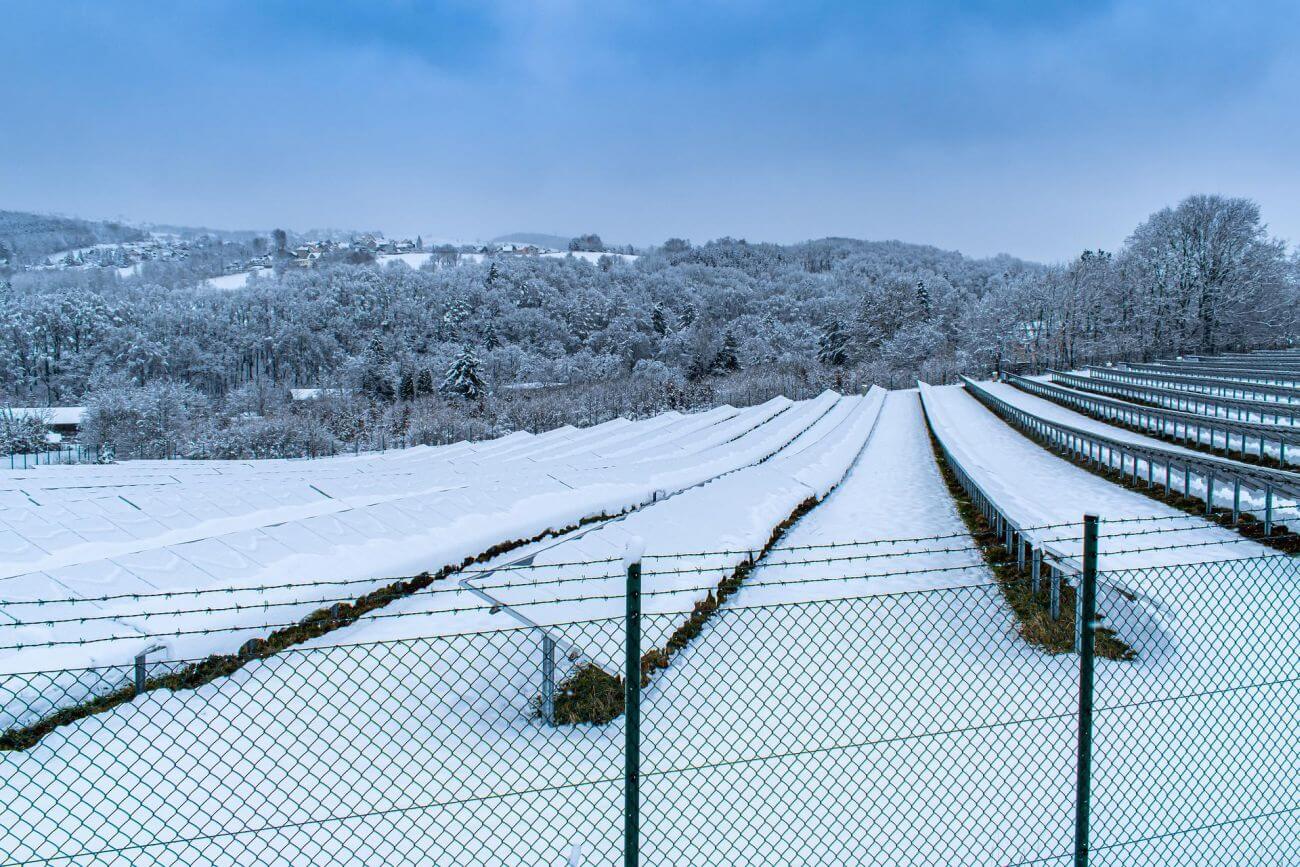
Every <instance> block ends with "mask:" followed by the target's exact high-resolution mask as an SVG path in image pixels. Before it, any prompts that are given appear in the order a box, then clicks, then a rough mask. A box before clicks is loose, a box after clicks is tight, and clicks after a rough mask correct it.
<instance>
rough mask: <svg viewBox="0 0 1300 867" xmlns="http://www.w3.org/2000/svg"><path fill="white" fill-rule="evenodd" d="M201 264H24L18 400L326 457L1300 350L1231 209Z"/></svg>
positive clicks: (0, 380)
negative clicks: (1007, 377)
mask: <svg viewBox="0 0 1300 867" xmlns="http://www.w3.org/2000/svg"><path fill="white" fill-rule="evenodd" d="M250 245H251V242H250ZM256 246H257V247H258V249H265V248H267V246H268V243H265V242H262V241H261V240H260V239H259V240H258V243H257V245H256ZM272 248H273V247H272ZM187 267H192V266H188V265H186V264H185V263H178V264H169V266H168V267H167V268H166V269H163V268H150V269H142V273H141V274H139V275H138V276H127V277H122V276H119V274H118V273H117V272H115V271H114V270H113V269H88V270H72V271H19V270H11V271H9V272H7V273H5V274H4V276H3V277H0V293H2V294H3V306H2V307H0V310H3V313H0V317H3V318H2V319H0V334H3V340H2V341H0V401H2V402H3V403H6V404H8V405H11V406H45V405H50V406H53V405H83V404H84V405H86V406H87V407H88V411H87V418H86V423H85V425H84V426H83V430H82V432H81V440H82V442H83V443H85V444H88V445H91V446H102V445H107V446H110V447H111V448H112V449H113V450H114V452H115V454H116V455H117V456H118V457H124V456H133V455H140V456H146V455H161V454H168V455H171V454H177V455H186V456H191V457H252V456H273V455H276V456H298V455H309V454H322V453H330V452H332V451H337V450H339V449H352V448H377V447H383V446H386V445H390V444H406V443H430V444H432V443H439V442H447V441H452V440H455V439H460V438H464V437H475V438H477V437H484V436H491V435H496V434H499V433H502V432H505V431H508V430H512V429H529V430H539V429H544V428H547V427H554V426H556V425H558V424H564V423H571V424H589V423H594V422H599V421H602V420H605V419H608V418H612V417H614V416H617V415H625V416H630V417H637V416H643V415H647V414H652V413H656V412H662V411H664V410H667V409H679V410H686V409H692V408H697V407H702V406H708V405H713V404H717V403H732V404H737V405H739V404H744V403H752V402H755V401H761V400H765V399H767V398H770V397H772V396H774V395H776V394H786V395H787V396H789V397H791V398H801V397H805V396H808V395H810V394H812V393H815V392H817V391H820V390H822V389H824V388H837V389H841V390H855V389H860V388H863V387H865V386H867V385H869V384H871V383H878V384H880V385H883V386H886V387H907V386H909V385H911V384H913V383H914V381H915V380H916V379H917V378H920V379H924V380H926V381H929V382H935V383H939V382H947V381H952V380H953V379H954V378H955V377H956V376H957V375H958V374H961V373H970V374H975V375H984V376H987V375H988V374H989V373H990V372H992V371H994V370H996V369H998V368H999V367H1003V368H1014V369H1017V370H1040V369H1043V368H1045V367H1074V366H1078V365H1082V364H1087V363H1104V362H1111V361H1123V360H1142V359H1150V358H1154V357H1157V356H1168V355H1174V354H1178V353H1184V352H1214V351H1224V350H1232V349H1244V348H1249V347H1256V346H1262V345H1274V344H1278V343H1286V342H1289V340H1290V339H1291V338H1292V336H1293V335H1294V334H1295V333H1296V324H1297V322H1296V316H1297V314H1296V307H1297V305H1296V301H1297V300H1298V299H1297V291H1298V289H1300V278H1298V274H1300V268H1298V266H1297V260H1296V258H1295V257H1294V256H1293V255H1291V254H1290V251H1289V250H1288V247H1287V245H1286V243H1285V242H1284V241H1281V240H1278V239H1275V238H1272V237H1271V236H1270V235H1269V233H1268V230H1267V226H1266V224H1265V223H1264V221H1263V217H1262V215H1261V214H1260V211H1259V208H1258V206H1257V205H1255V204H1254V203H1253V202H1251V201H1249V200H1246V199H1237V198H1228V197H1222V196H1214V195H1197V196H1192V197H1189V198H1187V199H1185V200H1184V201H1182V202H1181V203H1179V204H1178V205H1176V206H1173V207H1168V208H1164V209H1162V210H1160V211H1158V212H1156V213H1154V214H1152V215H1151V216H1150V217H1149V218H1148V219H1147V220H1145V221H1144V222H1143V223H1142V224H1141V225H1139V226H1137V227H1136V228H1135V229H1134V230H1133V232H1132V234H1131V235H1130V236H1129V237H1128V239H1127V240H1126V241H1125V243H1124V244H1123V245H1122V246H1121V247H1120V248H1119V249H1117V250H1114V251H1102V250H1090V251H1084V252H1082V253H1081V254H1080V255H1079V256H1078V257H1077V258H1076V259H1074V260H1073V261H1070V262H1067V263H1060V264H1053V265H1044V264H1037V263H1032V262H1026V261H1022V260H1020V259H1016V258H1013V257H1010V256H998V257H994V258H989V259H975V258H969V257H966V256H963V255H961V254H960V253H956V252H950V251H944V250H940V249H937V248H934V247H928V246H921V245H915V244H906V243H901V242H896V241H884V242H872V241H858V240H851V239H845V238H826V239H822V240H815V241H808V242H804V243H798V244H787V245H779V244H769V243H750V242H746V241H744V240H737V239H732V238H721V239H718V240H713V241H709V242H707V243H703V244H692V243H690V242H687V241H684V240H681V239H670V240H668V241H666V242H664V243H663V244H662V245H660V246H657V247H654V248H652V249H648V250H645V251H642V255H640V256H639V257H637V258H636V259H635V260H633V261H623V260H620V259H616V258H614V257H604V258H600V259H599V260H598V261H595V262H591V261H587V260H584V259H580V258H576V257H572V256H570V257H564V258H539V257H535V256H519V255H505V254H502V255H496V256H488V257H486V258H485V259H484V260H483V261H481V262H468V261H466V262H461V263H459V264H455V265H449V264H447V262H446V261H445V260H441V261H440V260H439V258H438V257H434V258H433V259H431V260H430V262H428V263H427V264H425V265H424V266H422V267H421V268H420V269H418V270H414V269H412V268H410V267H408V266H407V265H405V264H401V263H392V264H387V265H377V264H374V263H370V262H361V263H356V264H354V263H352V262H349V261H347V259H345V258H338V259H335V260H330V261H326V262H324V263H322V264H321V265H320V266H319V267H316V268H311V269H304V268H297V267H293V266H292V265H291V264H289V263H283V264H281V265H280V266H278V267H277V274H276V277H275V278H274V279H254V280H251V281H249V283H248V285H247V286H246V287H245V288H242V289H237V290H229V291H217V290H214V289H212V288H210V287H208V286H206V285H205V284H204V283H203V282H202V280H200V279H198V276H197V275H196V274H194V273H191V272H187V271H186V268H187ZM290 389H315V390H316V391H315V392H313V394H314V397H313V398H312V399H309V400H293V399H291V392H290ZM29 439H30V437H28V440H29ZM25 441H26V440H25ZM3 445H4V444H0V448H3ZM10 448H11V449H12V448H14V446H12V445H11V446H10Z"/></svg>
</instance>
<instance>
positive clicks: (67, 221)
mask: <svg viewBox="0 0 1300 867" xmlns="http://www.w3.org/2000/svg"><path fill="white" fill-rule="evenodd" d="M144 238H145V232H144V230H143V229H139V228H137V227H135V226H127V225H125V224H123V223H115V222H101V221H97V220H79V219H76V218H75V217H55V216H51V215H49V214H31V213H27V212H26V211H0V248H3V249H0V259H10V260H11V261H12V262H14V263H17V262H32V261H35V260H37V259H40V258H42V257H44V256H48V255H50V254H51V253H58V252H60V251H62V250H75V249H78V248H80V247H93V246H94V245H95V244H120V243H122V242H123V241H139V240H142V239H144Z"/></svg>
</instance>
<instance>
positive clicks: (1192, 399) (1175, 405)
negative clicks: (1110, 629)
mask: <svg viewBox="0 0 1300 867" xmlns="http://www.w3.org/2000/svg"><path fill="white" fill-rule="evenodd" d="M1047 373H1048V374H1049V375H1050V376H1051V377H1052V382H1055V383H1058V384H1060V385H1066V386H1069V387H1070V388H1074V389H1079V390H1082V391H1091V392H1096V393H1097V394H1106V395H1110V396H1112V397H1126V398H1131V399H1134V400H1144V401H1147V402H1149V403H1156V404H1159V405H1161V406H1163V407H1166V408H1168V409H1174V410H1179V411H1180V412H1186V413H1195V414H1198V415H1209V416H1211V417H1214V418H1219V417H1220V415H1219V413H1220V411H1222V413H1223V415H1222V416H1221V417H1222V418H1233V417H1234V414H1235V417H1236V418H1237V419H1238V420H1239V421H1248V420H1249V419H1250V417H1251V416H1252V415H1257V416H1259V418H1260V419H1261V420H1262V423H1264V424H1269V423H1270V422H1269V421H1268V420H1269V418H1270V417H1271V418H1272V419H1273V423H1276V424H1279V425H1280V424H1286V425H1290V426H1295V425H1297V424H1298V423H1300V405H1297V406H1294V407H1292V406H1291V405H1290V404H1285V403H1274V402H1272V401H1260V400H1239V399H1237V398H1234V397H1215V396H1213V395H1208V394H1198V393H1196V392H1190V391H1179V390H1176V389H1172V388H1161V387H1159V386H1155V385H1129V384H1126V383H1122V382H1110V381H1107V380H1102V379H1098V378H1096V377H1092V376H1083V375H1081V374H1077V373H1067V372H1065V371H1062V370H1053V369H1051V368H1048V370H1047Z"/></svg>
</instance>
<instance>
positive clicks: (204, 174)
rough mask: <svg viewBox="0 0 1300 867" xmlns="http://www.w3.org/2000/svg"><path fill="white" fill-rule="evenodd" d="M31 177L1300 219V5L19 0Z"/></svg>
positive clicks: (577, 222) (875, 223) (15, 38)
mask: <svg viewBox="0 0 1300 867" xmlns="http://www.w3.org/2000/svg"><path fill="white" fill-rule="evenodd" d="M8 11H9V13H10V20H9V21H8V22H7V27H8V30H9V32H10V37H11V38H10V40H9V41H10V44H11V45H12V46H13V50H12V51H10V52H9V53H8V54H7V55H6V57H5V58H4V59H3V60H2V61H0V63H3V64H4V68H3V72H4V76H5V80H6V83H7V91H8V93H9V94H11V96H10V105H9V109H10V110H9V116H10V118H11V119H12V120H11V121H10V122H7V123H6V124H4V125H3V126H0V160H3V161H4V164H6V165H21V166H22V167H23V171H22V172H20V173H11V174H10V176H9V177H7V178H5V179H3V180H2V181H0V183H2V184H3V185H4V188H3V189H0V194H3V195H4V197H5V200H6V204H7V205H9V206H19V205H21V206H25V207H31V208H42V209H52V210H60V211H68V212H80V213H84V214H86V215H90V216H98V215H118V214H126V215H127V216H131V217H134V218H137V219H157V220H168V221H190V222H201V223H207V224H216V223H224V224H228V225H248V226H266V225H269V224H273V223H284V224H288V225H293V226H298V227H306V226H310V225H338V226H353V225H361V226H379V227H388V228H390V229H393V230H397V229H410V230H415V231H419V230H425V231H426V234H433V233H434V232H436V233H438V234H442V235H460V236H475V235H478V236H486V235H493V234H497V233H498V232H500V231H506V230H513V229H527V228H547V227H556V226H570V227H582V226H586V227H590V228H592V229H596V230H599V231H601V232H602V233H604V234H606V235H610V236H614V237H616V238H617V239H618V240H625V239H626V240H632V241H651V240H658V239H661V238H663V237H666V236H668V235H671V234H684V235H690V236H692V237H695V238H696V239H697V240H698V239H701V238H704V237H708V236H710V235H721V234H733V235H741V234H744V235H748V236H750V237H754V238H770V239H773V240H789V239H794V238H800V237H807V236H812V235H817V234H841V235H859V236H862V235H869V236H873V237H885V236H903V237H906V238H908V239H911V240H919V241H928V242H933V243H937V244H942V245H947V246H955V247H959V248H964V249H968V250H970V251H971V252H976V253H989V252H996V251H999V250H1005V251H1009V252H1013V253H1018V254H1022V255H1028V256H1037V257H1042V258H1060V257H1064V256H1068V255H1071V254H1072V253H1073V252H1074V251H1076V250H1077V249H1080V248H1082V247H1085V246H1088V247H1094V246H1098V245H1101V246H1115V245H1116V244H1117V243H1118V242H1119V241H1120V240H1121V239H1122V238H1123V236H1124V235H1125V234H1126V233H1127V232H1128V231H1129V230H1130V229H1131V228H1132V226H1133V224H1134V223H1135V222H1136V220H1138V219H1141V217H1142V216H1144V215H1145V214H1146V213H1148V212H1149V211H1151V210H1154V209H1156V208H1158V207H1161V206H1163V205H1165V204H1170V203H1171V202H1172V201H1173V200H1175V199H1176V198H1178V197H1180V196H1181V195H1184V194H1186V193H1190V192H1193V191H1199V190H1214V191H1221V192H1224V193H1228V194H1238V195H1250V196H1254V197H1256V198H1258V199H1259V200H1260V201H1261V204H1263V206H1264V212H1265V216H1266V218H1268V219H1269V220H1270V222H1271V223H1272V224H1273V227H1274V229H1275V231H1278V232H1280V233H1282V234H1285V235H1288V236H1290V237H1296V236H1297V235H1300V212H1298V208H1300V206H1297V205H1296V204H1295V202H1296V201H1300V198H1298V197H1297V196H1296V195H1294V193H1295V192H1296V190H1295V189H1294V187H1295V182H1293V181H1288V180H1287V179H1288V178H1290V177H1292V176H1293V175H1294V172H1293V171H1292V169H1291V163H1292V161H1293V158H1292V156H1291V154H1292V153H1293V152H1294V147H1295V145H1296V144H1297V141H1296V139H1297V131H1298V129H1300V127H1298V125H1297V124H1298V122H1297V121H1296V120H1295V119H1294V117H1293V115H1294V113H1293V112H1287V111H1284V110H1281V108H1280V106H1282V105H1285V104H1287V103H1289V101H1290V99H1291V97H1292V96H1293V94H1292V93H1291V91H1292V90H1293V87H1294V85H1293V82H1294V81H1295V80H1296V78H1295V73H1296V72H1297V70H1296V68H1295V64H1296V61H1295V60H1293V59H1292V58H1291V54H1290V48H1291V46H1292V45H1293V44H1294V42H1295V38H1296V35H1297V31H1298V30H1300V27H1298V26H1297V23H1298V20H1300V18H1298V16H1300V11H1297V9H1296V8H1293V7H1292V6H1291V5H1290V4H1282V3H1275V4H1269V3H1265V4H1246V5H1236V6H1231V7H1229V6H1222V5H1217V4H1198V3H1193V4H1174V3H1171V2H1163V0H1162V2H1148V3H1095V2H1089V3H1073V2H1043V3H1034V4H1025V3H1019V2H1010V0H983V2H975V3H971V2H937V0H928V2H917V3H909V4H873V3H829V2H810V3H806V4H788V3H778V2H758V3H752V2H746V3H741V2H705V3H700V2H684V0H664V2H660V3H655V4H645V3H633V2H622V0H612V2H605V3H589V2H557V3H542V2H530V0H499V2H468V0H466V2H459V0H453V2H437V3H424V2H415V0H400V2H399V0H377V2H360V0H357V2H337V3H329V4H321V3H307V2H285V0H264V2H251V0H246V2H240V0H227V2H217V3H209V4H177V5H176V6H174V7H165V8H163V9H161V10H160V9H159V8H158V7H156V6H155V5H153V4H143V3H139V4H136V3H125V4H113V5H111V6H110V5H107V4H98V3H82V4H65V5H58V6H53V5H50V4H38V3H34V2H18V3H15V4H13V5H12V8H11V9H8Z"/></svg>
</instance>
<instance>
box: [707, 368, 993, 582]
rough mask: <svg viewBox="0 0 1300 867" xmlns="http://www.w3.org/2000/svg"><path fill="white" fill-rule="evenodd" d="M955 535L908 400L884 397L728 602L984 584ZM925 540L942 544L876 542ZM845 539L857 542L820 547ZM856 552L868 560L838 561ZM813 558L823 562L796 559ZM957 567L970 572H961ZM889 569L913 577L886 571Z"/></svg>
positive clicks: (913, 401)
mask: <svg viewBox="0 0 1300 867" xmlns="http://www.w3.org/2000/svg"><path fill="white" fill-rule="evenodd" d="M964 533H965V526H964V525H963V524H962V522H961V518H960V517H959V516H958V515H957V511H956V509H955V507H954V506H953V504H952V500H951V498H950V497H949V496H948V492H947V489H946V488H945V487H944V483H943V479H942V478H941V477H940V475H939V470H938V467H937V466H936V464H935V462H934V457H933V455H932V454H931V451H930V443H929V438H928V436H927V434H926V430H925V420H924V418H923V417H922V415H921V403H920V399H919V397H918V394H917V392H916V391H914V390H909V391H893V392H890V393H889V394H888V395H887V396H886V398H885V402H884V406H883V408H882V409H881V411H880V418H879V421H878V422H877V424H876V428H875V430H874V431H873V433H872V435H871V439H870V441H869V442H868V443H867V447H866V450H865V451H864V452H863V453H862V455H861V456H860V457H859V458H858V460H857V463H856V464H854V466H853V469H852V470H850V472H849V474H848V476H847V477H846V478H845V479H844V481H843V483H841V484H840V486H839V487H838V488H836V490H835V491H834V492H832V493H831V495H830V496H829V497H828V498H827V499H826V501H825V502H824V503H822V504H821V505H820V506H818V507H817V509H816V510H814V511H813V512H812V513H811V514H809V515H807V516H806V517H805V518H803V520H801V521H800V522H799V523H798V524H796V525H795V527H794V528H793V529H792V530H791V531H790V532H789V533H788V534H786V536H785V537H784V538H783V539H782V540H781V542H780V543H779V544H778V545H777V547H776V548H774V549H773V550H772V551H771V552H769V554H768V556H767V557H766V559H765V560H764V561H763V563H762V564H761V565H760V566H759V568H758V569H756V570H754V572H753V573H752V574H751V575H750V576H749V578H748V580H747V581H746V582H745V586H744V587H743V588H742V589H741V591H740V594H739V595H738V596H737V597H736V598H735V599H734V600H733V603H732V604H735V605H767V604H772V603H780V602H803V601H811V600H814V599H834V598H838V597H842V596H861V595H863V594H870V593H895V592H898V591H901V590H915V589H925V588H932V587H944V586H951V585H953V584H969V583H972V582H977V581H981V580H986V579H987V573H986V572H985V571H984V570H983V560H982V559H981V557H980V554H979V551H978V550H977V549H976V548H975V546H974V544H973V543H972V542H971V540H970V539H968V538H965V537H964V535H963V534H964ZM926 536H949V537H952V538H948V539H942V540H938V541H919V542H912V541H900V542H889V541H882V540H893V539H902V540H910V539H917V538H920V537H926ZM848 540H853V541H860V542H863V543H866V544H863V545H854V546H851V547H846V548H823V547H821V546H826V545H832V544H836V543H842V542H845V541H848ZM939 549H955V550H939ZM863 554H865V555H868V556H869V558H870V559H861V560H853V559H848V558H852V557H853V556H854V555H863ZM818 558H828V559H829V560H830V562H824V563H808V562H805V561H808V560H816V559H818ZM965 566H969V567H971V568H970V569H969V570H966V569H963V568H961V567H965ZM927 569H933V570H936V571H933V572H929V573H927V572H925V571H924V570H927ZM899 572H913V573H915V574H911V575H907V574H894V573H899ZM846 575H847V576H853V577H848V578H845V577H844V576H846Z"/></svg>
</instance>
